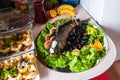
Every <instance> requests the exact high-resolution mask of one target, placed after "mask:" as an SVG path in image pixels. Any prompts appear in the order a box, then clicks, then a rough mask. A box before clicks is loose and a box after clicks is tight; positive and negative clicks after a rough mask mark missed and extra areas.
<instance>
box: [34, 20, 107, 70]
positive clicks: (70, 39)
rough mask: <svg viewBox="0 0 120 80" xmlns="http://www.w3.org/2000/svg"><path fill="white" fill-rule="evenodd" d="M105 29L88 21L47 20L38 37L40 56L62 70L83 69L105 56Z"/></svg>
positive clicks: (37, 45) (94, 64) (47, 62)
mask: <svg viewBox="0 0 120 80" xmlns="http://www.w3.org/2000/svg"><path fill="white" fill-rule="evenodd" d="M104 40H105V34H104V32H103V30H102V29H101V28H99V27H97V26H95V25H94V24H93V23H92V22H90V21H89V20H83V21H81V20H80V19H73V20H71V19H68V18H64V19H60V20H56V21H55V22H54V23H47V24H46V25H45V28H44V29H43V30H42V31H41V32H40V34H39V35H38V37H37V39H36V48H37V53H38V59H39V58H42V60H41V59H40V61H41V63H43V64H44V65H45V66H46V67H48V68H51V69H53V70H56V71H60V72H82V71H86V70H89V69H91V68H93V67H94V66H96V65H97V64H99V61H100V60H102V58H104V56H105V55H106V51H107V50H106V49H107V48H106V45H105V43H104Z"/></svg>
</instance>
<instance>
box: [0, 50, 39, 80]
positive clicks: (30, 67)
mask: <svg viewBox="0 0 120 80" xmlns="http://www.w3.org/2000/svg"><path fill="white" fill-rule="evenodd" d="M1 79H2V80H40V79H39V74H38V68H37V59H36V56H35V54H34V50H32V51H30V52H26V53H25V54H22V55H18V56H14V57H11V58H10V59H7V60H3V61H0V80H1Z"/></svg>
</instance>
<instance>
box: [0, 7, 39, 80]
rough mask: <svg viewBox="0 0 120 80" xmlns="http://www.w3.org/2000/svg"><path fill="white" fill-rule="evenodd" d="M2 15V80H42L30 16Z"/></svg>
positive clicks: (0, 45)
mask: <svg viewBox="0 0 120 80" xmlns="http://www.w3.org/2000/svg"><path fill="white" fill-rule="evenodd" d="M0 14H1V15H0V80H40V76H39V71H38V68H37V59H36V55H35V52H34V48H35V47H34V41H33V36H32V27H33V20H32V18H31V16H30V14H20V15H16V14H14V13H13V12H12V11H10V9H5V10H2V12H0Z"/></svg>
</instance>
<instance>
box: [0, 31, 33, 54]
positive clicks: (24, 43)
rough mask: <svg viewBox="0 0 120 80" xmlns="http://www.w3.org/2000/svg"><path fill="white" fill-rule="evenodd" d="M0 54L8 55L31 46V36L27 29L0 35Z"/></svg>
mask: <svg viewBox="0 0 120 80" xmlns="http://www.w3.org/2000/svg"><path fill="white" fill-rule="evenodd" d="M0 44H1V45H0V56H9V55H12V54H15V53H18V52H21V51H24V50H26V49H30V48H31V47H32V37H31V33H30V31H28V30H21V31H20V32H16V33H12V34H10V35H6V36H3V35H1V36H0Z"/></svg>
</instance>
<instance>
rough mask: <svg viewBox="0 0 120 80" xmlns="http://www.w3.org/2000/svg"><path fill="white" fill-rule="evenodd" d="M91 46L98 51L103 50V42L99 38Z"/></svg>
mask: <svg viewBox="0 0 120 80" xmlns="http://www.w3.org/2000/svg"><path fill="white" fill-rule="evenodd" d="M90 47H91V48H95V49H96V50H97V51H101V50H102V47H103V46H102V44H101V42H100V41H99V40H97V39H96V40H95V42H94V44H90Z"/></svg>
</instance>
